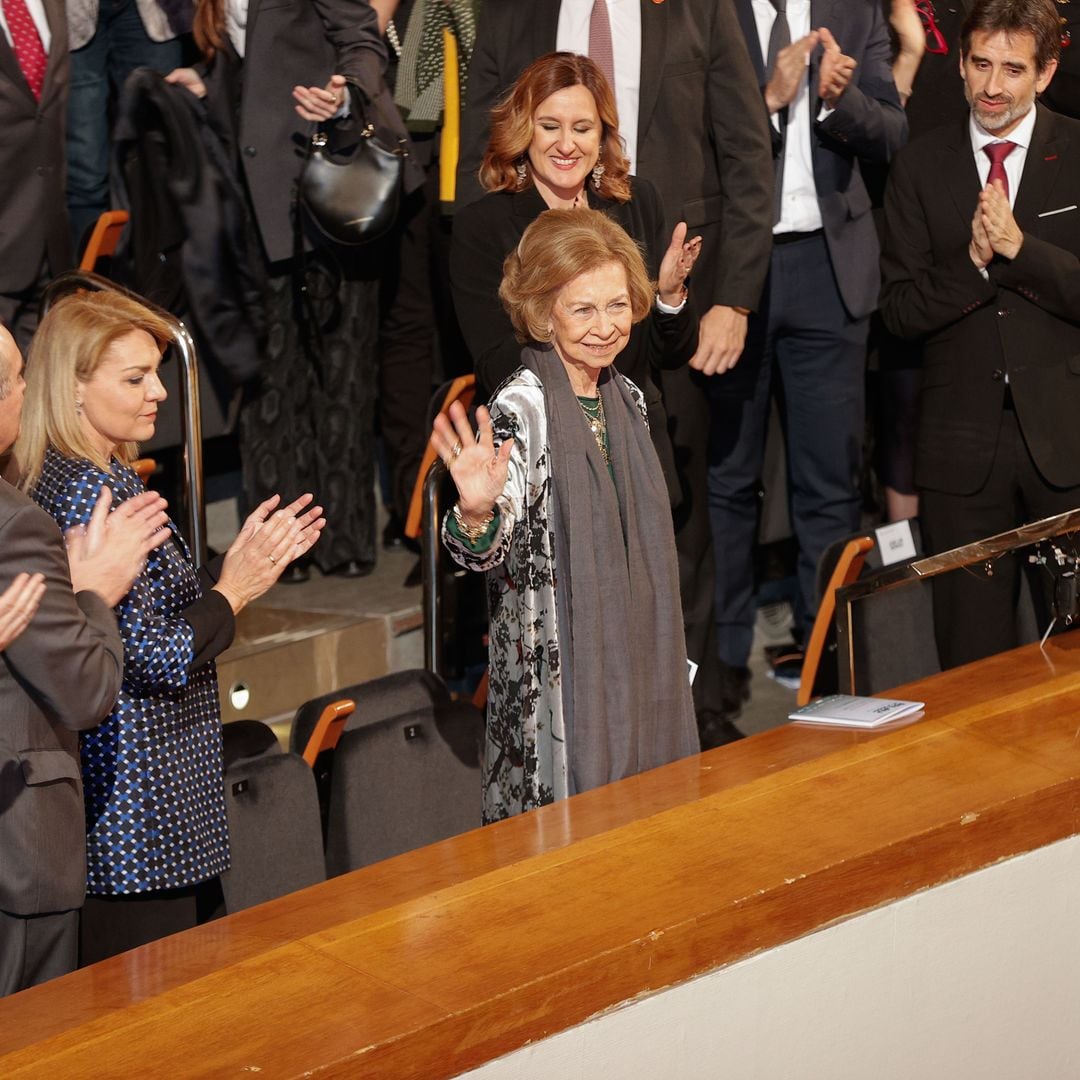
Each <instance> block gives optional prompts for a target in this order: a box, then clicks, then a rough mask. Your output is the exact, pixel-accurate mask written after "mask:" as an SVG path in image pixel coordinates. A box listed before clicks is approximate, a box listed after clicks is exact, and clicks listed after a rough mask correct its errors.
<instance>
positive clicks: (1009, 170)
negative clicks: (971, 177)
mask: <svg viewBox="0 0 1080 1080" xmlns="http://www.w3.org/2000/svg"><path fill="white" fill-rule="evenodd" d="M1035 117H1036V111H1035V106H1034V105H1033V106H1032V107H1031V109H1029V110H1028V114H1027V116H1025V117H1024V119H1023V120H1021V121H1020V123H1019V124H1017V125H1016V127H1015V128H1014V129H1013V130H1012V131H1011V132H1009V134H1008V135H1004V136H1001V135H992V134H991V133H990V132H989V131H987V130H986V129H985V128H983V127H981V126H980V125H979V124H978V123H977V122H976V120H975V114H974V113H971V115H970V116H969V118H968V131H969V133H970V135H971V150H972V153H974V155H975V168H976V169H978V170H979V186H980V187H986V180H987V177H989V175H990V159H989V158H988V157H987V156H986V154H984V153H983V147H984V146H989V145H990V144H991V143H996V142H1011V143H1016V148H1015V149H1014V150H1013V151H1012V153H1010V154H1009V156H1008V157H1007V158H1006V159H1005V161H1004V165H1005V175H1006V176H1007V177H1008V178H1009V205H1010V206H1015V205H1016V193H1017V192H1018V191H1019V190H1020V181H1021V179H1022V178H1023V176H1024V163H1025V162H1026V161H1027V154H1028V148H1029V147H1030V146H1031V136H1032V135H1033V134H1034V132H1035Z"/></svg>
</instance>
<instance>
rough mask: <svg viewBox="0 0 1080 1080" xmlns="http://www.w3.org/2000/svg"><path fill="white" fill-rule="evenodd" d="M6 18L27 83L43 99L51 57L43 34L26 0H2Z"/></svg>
mask: <svg viewBox="0 0 1080 1080" xmlns="http://www.w3.org/2000/svg"><path fill="white" fill-rule="evenodd" d="M0 7H2V8H3V11H4V19H5V21H6V22H7V25H8V31H9V32H10V34H11V43H12V47H13V48H14V51H15V59H16V60H18V61H19V67H21V68H22V72H23V75H24V76H25V77H26V82H27V85H28V86H29V87H30V91H31V93H32V94H33V95H34V100H35V101H40V100H41V88H42V86H44V85H45V68H46V65H47V64H48V62H49V58H48V56H47V55H46V53H45V49H44V47H43V46H42V44H41V35H40V34H39V33H38V29H37V26H36V25H35V24H34V20H33V18H32V17H31V15H30V11H29V9H28V8H27V6H26V0H0Z"/></svg>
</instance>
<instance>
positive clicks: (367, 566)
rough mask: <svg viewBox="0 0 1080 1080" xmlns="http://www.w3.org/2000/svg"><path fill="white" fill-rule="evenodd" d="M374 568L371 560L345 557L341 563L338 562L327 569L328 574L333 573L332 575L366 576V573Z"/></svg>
mask: <svg viewBox="0 0 1080 1080" xmlns="http://www.w3.org/2000/svg"><path fill="white" fill-rule="evenodd" d="M374 569H375V564H374V563H373V562H361V561H360V560H359V559H347V560H346V561H345V562H343V563H338V564H337V566H332V567H331V568H330V569H329V570H327V573H328V574H333V575H334V577H348V578H357V577H367V576H368V574H370V573H371V572H372V570H374Z"/></svg>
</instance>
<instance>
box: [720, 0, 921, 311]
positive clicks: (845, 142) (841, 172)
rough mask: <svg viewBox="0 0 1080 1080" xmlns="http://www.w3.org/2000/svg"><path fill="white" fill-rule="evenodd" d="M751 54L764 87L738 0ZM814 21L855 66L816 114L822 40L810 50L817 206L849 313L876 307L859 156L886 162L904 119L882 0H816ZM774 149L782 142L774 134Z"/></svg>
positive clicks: (748, 16) (874, 262)
mask: <svg viewBox="0 0 1080 1080" xmlns="http://www.w3.org/2000/svg"><path fill="white" fill-rule="evenodd" d="M736 10H737V11H738V15H739V22H740V24H741V26H742V30H743V34H744V36H745V39H746V42H747V46H748V48H749V52H750V58H751V60H752V61H753V63H754V68H755V70H756V72H757V78H758V83H759V85H760V86H761V87H762V89H764V85H765V63H764V59H763V57H762V55H761V42H760V39H759V38H758V32H757V24H756V23H755V21H754V11H753V5H752V4H751V2H750V0H736ZM810 25H811V26H812V27H819V26H826V27H828V28H829V30H831V31H832V33H833V36H834V37H835V38H836V40H837V42H838V43H839V45H840V48H841V49H842V50H843V51H844V53H846V54H847V55H848V56H850V57H853V58H854V60H855V61H856V63H857V64H858V67H856V69H855V76H854V78H853V79H852V82H851V85H849V86H848V88H847V89H846V90H845V91H844V94H843V96H842V97H841V98H840V102H839V104H838V105H837V107H836V109H835V110H834V111H833V112H832V113H831V114H830V115H829V116H828V117H826V118H825V119H824V120H822V121H821V122H818V120H817V117H818V114H819V113H820V111H821V102H820V100H819V99H818V98H817V97H816V88H817V82H818V68H819V64H820V60H821V52H822V50H821V47H820V46H819V47H818V48H817V49H815V50H814V52H813V53H812V54H811V58H810V76H809V77H810V93H811V100H810V122H811V124H812V125H813V130H812V133H811V140H810V145H811V153H812V156H813V164H814V183H815V187H816V189H817V197H818V206H819V207H820V208H821V219H822V224H823V225H824V228H825V239H826V241H827V242H828V247H829V257H830V260H831V262H832V268H833V273H834V274H835V275H836V280H837V284H838V285H839V287H840V296H841V298H842V299H843V301H844V306H845V307H846V308H847V310H848V313H849V314H850V315H851V316H852V318H856V319H858V318H863V317H865V316H867V315H869V314H870V313H871V312H872V311H873V310H874V309H875V308H876V307H877V297H878V284H879V280H880V279H879V276H878V254H879V248H878V239H877V232H876V230H875V228H874V220H873V216H872V215H871V213H870V209H871V201H870V195H869V194H868V192H867V190H866V184H865V183H864V182H863V177H862V172H861V171H860V168H859V161H860V159H861V160H864V161H870V162H886V161H888V160H889V159H890V158H891V156H892V155H893V154H894V153H895V152H896V151H897V150H898V149H899V148H900V147H901V146H902V145H903V142H904V139H905V137H906V135H907V121H906V119H905V118H904V110H903V109H902V108H901V107H900V99H899V97H898V96H897V93H896V86H895V84H894V83H893V78H892V66H891V63H890V46H889V33H888V28H887V27H886V25H885V20H884V17H883V16H882V14H881V9H880V6H879V3H878V0H813V2H812V3H811V6H810ZM775 145H776V149H777V152H778V153H779V152H780V151H781V150H782V146H781V144H780V141H779V137H778V136H777V138H776V141H775Z"/></svg>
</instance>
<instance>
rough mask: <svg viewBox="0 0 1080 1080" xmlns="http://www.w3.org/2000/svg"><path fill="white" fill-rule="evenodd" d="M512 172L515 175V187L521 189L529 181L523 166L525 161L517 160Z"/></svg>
mask: <svg viewBox="0 0 1080 1080" xmlns="http://www.w3.org/2000/svg"><path fill="white" fill-rule="evenodd" d="M514 171H515V172H516V173H517V186H518V187H519V188H523V187H524V186H525V183H526V181H527V180H528V179H529V170H528V167H527V166H526V165H525V159H524V158H523V157H522V158H518V162H517V164H516V165H515V166H514Z"/></svg>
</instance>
